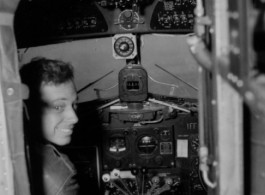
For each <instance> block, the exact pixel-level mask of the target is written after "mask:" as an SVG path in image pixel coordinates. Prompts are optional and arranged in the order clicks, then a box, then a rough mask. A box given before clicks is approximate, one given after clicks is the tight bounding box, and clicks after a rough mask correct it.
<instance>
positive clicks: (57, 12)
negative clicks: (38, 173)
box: [14, 0, 255, 195]
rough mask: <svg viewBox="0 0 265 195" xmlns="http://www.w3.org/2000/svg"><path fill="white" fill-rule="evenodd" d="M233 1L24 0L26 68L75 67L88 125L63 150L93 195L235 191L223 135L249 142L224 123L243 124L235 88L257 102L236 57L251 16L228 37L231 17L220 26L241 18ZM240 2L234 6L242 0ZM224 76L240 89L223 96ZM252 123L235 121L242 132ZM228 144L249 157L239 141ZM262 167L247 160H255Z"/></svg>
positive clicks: (19, 32)
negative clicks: (228, 185) (37, 62)
mask: <svg viewBox="0 0 265 195" xmlns="http://www.w3.org/2000/svg"><path fill="white" fill-rule="evenodd" d="M218 2H219V4H218ZM225 2H226V1H225ZM235 2H238V1H235ZM244 2H245V1H244ZM214 3H215V4H214ZM227 4H229V3H227ZM227 4H226V5H223V3H222V2H220V1H218V0H215V1H214V2H212V1H207V0H205V1H204V0H197V1H196V0H20V2H19V4H18V7H17V9H16V11H15V15H14V36H15V39H16V44H17V55H18V63H19V67H22V66H23V65H24V64H26V63H28V62H29V61H30V60H31V59H32V58H34V57H38V56H41V57H46V58H50V59H60V60H63V61H66V62H69V63H71V64H72V65H73V67H74V82H75V85H76V88H77V93H78V98H79V100H78V108H77V116H78V118H79V122H78V123H77V125H76V126H75V129H74V133H73V135H72V141H71V143H70V144H69V145H67V146H63V147H61V148H60V149H61V151H63V152H64V153H65V154H66V155H67V156H68V157H69V159H70V160H71V161H72V162H73V164H74V165H75V167H76V169H77V180H78V183H79V185H80V189H81V194H82V195H87V194H91V195H92V194H93V195H208V194H209V195H210V194H212V195H213V194H222V195H223V194H226V193H225V192H224V191H225V189H224V191H222V190H220V189H223V187H222V188H220V186H219V188H218V185H217V184H218V183H219V182H223V181H222V180H221V179H220V178H218V177H219V176H220V174H222V173H225V172H226V171H224V172H222V170H223V167H222V166H220V167H219V164H218V163H220V161H222V159H223V158H225V159H227V158H226V157H223V156H222V154H223V153H222V152H220V153H219V152H218V151H219V148H218V147H217V146H220V147H221V146H223V145H225V141H224V140H221V139H227V140H228V141H231V142H232V143H234V141H233V140H232V139H234V138H235V137H237V138H238V139H239V137H240V136H239V137H238V136H237V135H235V134H232V133H233V131H229V132H227V131H226V130H222V129H226V128H227V126H228V125H229V124H231V123H233V122H234V123H236V122H237V120H236V119H235V118H233V117H230V113H229V112H228V111H229V106H230V108H231V110H230V111H231V112H232V111H233V109H235V108H234V106H236V105H237V104H238V102H239V103H240V104H242V101H244V100H242V99H241V98H238V99H236V100H235V99H233V98H237V97H238V96H236V95H233V93H236V94H238V93H241V92H242V91H244V92H242V93H243V94H245V95H243V99H246V101H247V102H248V103H250V104H252V103H251V101H252V100H251V97H252V96H251V94H249V93H247V92H249V90H247V89H245V88H244V86H245V85H243V84H245V80H244V79H242V78H243V76H242V75H246V74H245V72H244V71H238V70H239V68H238V67H239V66H230V65H227V63H228V60H227V59H228V57H227V56H229V52H230V53H232V54H231V55H235V56H234V58H233V56H230V58H229V59H230V60H231V61H232V60H234V61H233V62H237V60H238V59H239V57H238V58H237V57H236V55H239V52H243V50H239V49H240V47H239V49H238V47H236V44H237V43H239V42H237V41H238V40H239V39H237V36H239V35H240V36H242V37H243V35H241V34H238V31H236V30H235V29H236V27H238V26H237V25H241V24H243V23H235V22H234V23H233V21H232V22H231V21H230V22H231V25H230V28H231V29H230V30H231V34H229V33H227V34H226V29H225V27H226V23H223V24H220V21H222V20H223V19H225V18H226V16H228V17H229V19H230V20H233V19H234V20H236V19H237V18H238V15H237V13H236V11H234V12H232V11H231V12H230V13H229V14H226V15H221V14H222V12H221V11H223V10H225V9H226V6H227ZM235 4H236V3H235ZM237 5H238V6H239V8H240V9H241V10H243V8H245V7H240V5H241V4H240V3H238V4H237ZM244 5H245V4H244ZM229 6H230V8H231V7H232V8H233V3H232V2H230V4H229ZM235 7H236V6H234V8H235ZM205 12H206V13H207V14H208V15H207V17H206V14H205ZM240 13H241V12H240ZM218 14H219V15H218ZM216 18H219V20H218V19H216ZM226 19H227V18H226ZM226 21H227V20H226ZM212 25H215V27H216V28H213V26H212ZM218 25H219V26H218ZM222 25H223V26H224V29H223V34H222ZM245 27H246V26H245ZM218 28H219V29H218ZM215 30H216V31H215ZM217 30H219V31H217ZM241 30H242V29H241ZM214 33H216V34H214ZM194 36H195V37H197V39H194V38H192V37H194ZM229 36H231V37H232V38H231V37H230V38H231V39H230V41H231V45H233V44H234V46H233V47H232V46H231V47H230V50H229V52H228V51H227V50H225V47H222V44H224V43H225V40H227V39H226V38H227V37H229ZM198 37H199V38H198ZM242 37H241V39H240V41H243V39H244V38H242ZM202 42H204V44H202ZM213 43H214V44H213ZM240 43H241V42H240ZM217 46H218V47H219V46H220V47H221V49H220V51H219V48H218V47H217ZM242 47H243V46H242ZM244 51H246V50H244ZM218 52H219V53H218ZM211 55H214V56H215V57H211ZM198 56H199V57H198ZM216 56H217V57H216ZM220 56H221V57H220ZM224 56H226V57H227V58H225V57H224ZM218 57H220V58H222V57H223V58H222V59H223V60H220V63H223V64H224V65H221V68H220V69H218V68H213V67H214V64H215V63H218V62H219V61H218V59H219V58H218ZM240 59H241V58H240ZM225 60H227V61H225ZM217 61H218V62H217ZM231 61H229V62H231ZM240 62H241V63H243V62H244V60H241V61H240ZM226 65H227V66H226ZM216 67H217V66H216ZM211 69H212V71H211ZM240 70H241V69H240ZM218 71H219V72H221V73H220V74H221V75H225V79H226V80H228V83H230V84H231V85H232V86H233V87H232V88H233V89H234V88H235V91H240V92H234V90H231V91H229V92H227V93H226V92H223V94H225V95H223V96H218V94H219V92H220V91H222V89H224V88H225V87H227V86H226V85H225V86H223V85H224V84H223V83H222V81H220V79H219V77H218V76H216V74H217V72H218ZM237 74H239V75H241V76H238V77H236V76H235V75H237ZM244 78H246V76H245V77H244ZM220 85H222V86H221V87H220V88H219V87H216V86H220ZM242 88H244V90H243V89H242ZM241 89H242V90H241ZM242 93H241V94H242ZM252 95H253V94H252ZM224 96H225V97H226V98H230V100H231V102H230V104H228V105H227V106H226V107H225V108H224V109H223V110H222V111H223V112H226V111H227V112H228V114H227V115H226V114H225V113H224V114H220V115H219V114H218V109H220V108H218V109H217V108H216V107H215V106H216V105H218V106H219V104H218V101H220V102H222V101H225V100H224V99H222V98H223V97H224ZM220 105H221V106H222V105H223V104H220ZM237 108H238V107H237ZM216 113H217V114H216ZM235 113H236V117H238V118H240V117H241V118H242V116H241V115H240V114H238V112H233V114H235ZM221 115H222V117H223V118H224V117H227V118H225V119H223V120H227V121H228V123H227V124H225V122H224V121H222V120H221V119H220V120H219V118H220V117H221ZM239 115H240V116H239ZM245 115H246V111H245ZM229 117H230V119H231V120H232V121H231V122H229V120H230V119H229ZM242 120H243V119H241V122H242ZM241 122H239V123H236V124H235V125H236V127H237V128H235V127H234V126H233V129H235V131H234V132H241V131H240V130H238V128H239V126H241ZM242 123H243V122H242ZM244 124H245V123H244ZM218 125H219V126H218ZM222 125H223V126H222ZM226 125H227V126H226ZM245 125H246V124H245ZM220 126H222V129H219V127H220ZM248 126H251V124H250V122H249V123H248ZM231 128H232V127H231ZM227 130H228V128H227ZM219 133H220V135H219ZM230 133H231V134H230ZM217 134H218V136H216V135H217ZM240 135H242V134H240ZM222 136H223V137H222ZM226 136H227V137H226ZM230 139H231V140H230ZM237 141H238V140H237ZM237 141H236V142H235V143H236V144H237V143H239V142H240V139H239V142H237ZM240 143H241V142H240ZM202 146H203V147H202ZM241 146H242V145H241ZM216 147H217V149H216ZM231 148H232V149H231ZM238 148H239V149H238ZM223 149H224V150H226V151H228V150H232V151H233V152H235V153H237V154H241V153H240V152H242V150H241V149H240V146H238V145H236V146H235V147H233V146H232V147H231V145H229V147H228V148H226V147H225V146H224V148H223ZM237 149H238V150H237ZM224 150H223V151H224ZM249 150H250V149H248V150H247V151H249ZM208 154H209V156H207V155H208ZM229 154H231V153H229ZM245 154H246V156H245V157H243V155H239V156H236V155H235V156H234V157H235V158H237V159H236V160H235V161H234V163H235V164H236V163H238V162H240V159H241V160H242V159H243V158H246V157H249V156H250V155H251V154H252V153H245ZM218 155H220V156H221V157H220V156H219V157H220V158H219V159H218ZM205 156H207V157H208V158H206V159H205V158H204V157H205ZM219 160H220V161H219ZM243 160H244V159H243ZM224 161H226V160H224ZM244 162H245V161H244ZM224 163H227V164H229V162H224ZM235 164H233V163H232V164H231V165H233V166H237V165H235ZM254 164H255V163H254ZM254 164H251V163H250V162H249V161H246V162H245V165H246V166H249V167H251V166H252V165H254ZM226 167H229V166H227V165H226ZM219 168H220V169H219ZM239 168H242V166H241V165H240V166H239ZM227 170H238V169H233V168H231V167H229V169H227ZM240 170H241V169H240ZM246 170H248V169H246ZM218 171H219V172H218ZM251 173H252V172H251V171H247V172H246V173H245V175H251ZM242 174H243V173H242ZM227 175H229V174H227ZM243 175H244V174H243ZM232 178H233V179H235V178H237V177H232ZM242 178H243V177H242ZM219 179H220V180H219ZM245 180H246V179H242V180H240V181H242V183H243V181H245ZM238 183H240V182H238ZM238 183H237V184H238ZM242 183H240V184H238V185H241V184H242ZM216 186H217V187H216ZM236 186H237V185H236ZM218 190H220V191H218ZM248 190H249V191H251V189H250V187H249V188H248ZM235 191H236V190H235ZM228 192H229V190H228ZM227 194H229V193H227ZM239 194H241V193H239Z"/></svg>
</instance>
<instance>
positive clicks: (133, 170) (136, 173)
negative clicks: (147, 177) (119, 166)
mask: <svg viewBox="0 0 265 195" xmlns="http://www.w3.org/2000/svg"><path fill="white" fill-rule="evenodd" d="M131 173H132V174H133V175H134V176H136V175H138V173H139V169H137V168H132V169H131Z"/></svg>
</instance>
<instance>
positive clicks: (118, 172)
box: [112, 169, 133, 195]
mask: <svg viewBox="0 0 265 195" xmlns="http://www.w3.org/2000/svg"><path fill="white" fill-rule="evenodd" d="M112 173H113V175H114V176H115V177H118V179H119V181H120V182H121V183H122V185H123V186H124V187H125V189H126V190H127V191H128V192H129V194H130V195H133V193H132V192H131V190H130V189H129V188H128V186H127V185H126V184H125V183H124V181H123V180H122V178H121V177H120V173H121V172H120V170H118V169H114V170H113V171H112Z"/></svg>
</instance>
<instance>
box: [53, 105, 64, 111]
mask: <svg viewBox="0 0 265 195" xmlns="http://www.w3.org/2000/svg"><path fill="white" fill-rule="evenodd" d="M54 109H55V110H58V111H59V110H62V109H63V107H62V106H54Z"/></svg>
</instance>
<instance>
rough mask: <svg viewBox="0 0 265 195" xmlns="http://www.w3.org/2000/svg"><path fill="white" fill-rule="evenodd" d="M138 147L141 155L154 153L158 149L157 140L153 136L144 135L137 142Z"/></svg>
mask: <svg viewBox="0 0 265 195" xmlns="http://www.w3.org/2000/svg"><path fill="white" fill-rule="evenodd" d="M137 148H138V151H139V153H140V154H141V155H145V156H149V155H152V154H153V153H154V152H155V151H156V149H157V140H156V139H155V138H154V137H153V136H149V135H145V136H142V137H140V139H139V140H138V142H137Z"/></svg>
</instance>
